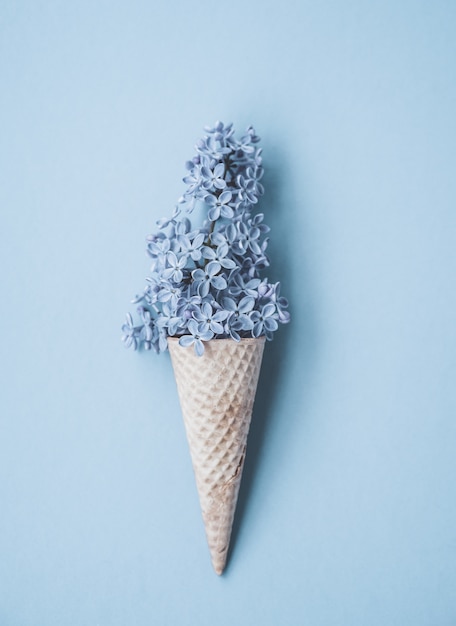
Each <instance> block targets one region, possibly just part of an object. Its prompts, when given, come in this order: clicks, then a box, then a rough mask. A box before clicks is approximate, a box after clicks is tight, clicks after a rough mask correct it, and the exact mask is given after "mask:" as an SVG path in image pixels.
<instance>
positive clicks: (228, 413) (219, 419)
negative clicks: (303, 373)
mask: <svg viewBox="0 0 456 626" xmlns="http://www.w3.org/2000/svg"><path fill="white" fill-rule="evenodd" d="M264 342H265V339H264V337H259V338H258V339H241V341H240V342H239V343H237V342H235V341H233V340H232V339H213V340H211V341H209V342H207V343H206V344H205V351H204V354H203V356H201V357H198V356H197V355H196V354H195V352H194V350H193V348H192V347H188V348H184V347H182V346H180V345H179V343H178V339H177V338H172V337H169V338H168V347H169V351H170V354H171V360H172V364H173V369H174V374H175V377H176V383H177V389H178V393H179V399H180V404H181V408H182V413H183V417H184V423H185V429H186V432H187V439H188V443H189V447H190V453H191V457H192V463H193V469H194V472H195V478H196V485H197V488H198V494H199V499H200V505H201V510H202V514H203V520H204V524H205V528H206V536H207V541H208V544H209V550H210V553H211V559H212V564H213V566H214V569H215V571H216V572H217V574H221V573H222V571H223V569H224V567H225V564H226V558H227V553H228V547H229V542H230V536H231V528H232V524H233V518H234V512H235V509H236V502H237V497H238V493H239V486H240V483H241V477H242V469H243V465H244V458H245V452H246V446H247V435H248V432H249V426H250V420H251V416H252V409H253V402H254V399H255V393H256V388H257V383H258V377H259V373H260V367H261V360H262V357H263V349H264Z"/></svg>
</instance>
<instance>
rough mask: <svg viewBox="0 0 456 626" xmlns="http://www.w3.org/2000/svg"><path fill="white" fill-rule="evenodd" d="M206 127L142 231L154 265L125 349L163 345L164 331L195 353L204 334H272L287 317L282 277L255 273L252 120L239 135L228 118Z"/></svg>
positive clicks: (262, 247)
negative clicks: (198, 218) (170, 193)
mask: <svg viewBox="0 0 456 626" xmlns="http://www.w3.org/2000/svg"><path fill="white" fill-rule="evenodd" d="M205 131H206V135H205V136H204V137H203V138H202V139H200V140H199V141H198V142H197V144H196V156H194V157H193V159H192V160H191V161H188V162H187V163H186V169H187V175H186V176H185V178H184V179H183V180H184V183H186V185H187V188H186V190H185V193H184V195H183V196H182V197H181V198H180V199H179V201H178V204H177V206H176V208H175V210H174V212H173V215H172V217H171V218H169V219H162V220H159V221H158V222H157V225H158V232H156V233H154V234H151V235H149V236H148V237H147V254H148V255H149V257H150V258H151V260H152V264H151V268H150V273H149V275H148V276H147V278H146V282H147V285H146V287H145V289H144V291H143V292H142V293H141V294H140V295H137V296H136V297H135V299H134V300H133V302H134V303H136V304H138V308H137V313H138V322H137V323H135V322H134V320H133V317H132V316H131V314H127V320H126V323H125V324H124V325H123V326H122V331H123V337H122V339H123V341H124V342H125V345H126V346H127V347H133V348H134V349H136V348H137V347H139V346H143V347H144V348H145V349H146V350H149V349H151V348H152V349H153V350H155V352H162V351H164V350H166V349H167V347H168V342H167V338H168V337H179V344H180V345H181V346H191V345H193V346H194V350H195V352H196V354H197V355H199V356H201V355H202V354H203V353H204V342H207V341H209V340H211V339H214V338H215V339H220V338H231V339H233V340H234V341H236V342H239V341H240V340H241V339H243V338H248V337H251V338H252V337H253V338H257V337H260V336H263V335H264V336H265V337H266V339H268V340H270V339H272V335H273V333H274V331H275V330H277V328H278V323H279V322H281V323H283V324H285V323H287V322H288V321H289V320H290V315H289V313H288V311H287V310H286V309H287V306H288V303H287V300H286V299H285V298H284V297H282V296H281V295H280V283H278V282H277V283H270V282H269V281H268V280H267V278H261V276H260V274H261V271H262V270H263V269H265V268H266V267H268V266H269V260H268V258H267V256H266V254H265V252H266V248H267V245H268V239H267V238H266V237H265V235H266V233H267V232H268V231H269V228H268V226H266V224H265V223H264V222H263V214H261V213H256V214H254V208H255V206H256V204H257V203H258V199H259V197H260V196H262V195H263V192H264V190H263V186H262V184H261V182H260V181H261V178H262V176H263V167H262V157H261V148H258V142H259V141H260V139H259V137H258V136H257V135H256V133H255V130H254V129H253V128H252V127H251V126H249V128H247V130H246V132H245V134H244V135H243V136H242V137H240V139H236V137H235V131H234V128H233V125H232V124H228V125H226V126H225V125H224V124H223V123H221V122H217V123H216V124H215V126H214V127H213V128H208V127H206V128H205ZM195 209H198V210H197V211H195ZM201 210H202V211H203V214H204V218H203V220H202V224H201V225H200V226H199V227H194V226H193V225H192V222H191V220H190V216H191V215H192V214H196V213H200V212H201Z"/></svg>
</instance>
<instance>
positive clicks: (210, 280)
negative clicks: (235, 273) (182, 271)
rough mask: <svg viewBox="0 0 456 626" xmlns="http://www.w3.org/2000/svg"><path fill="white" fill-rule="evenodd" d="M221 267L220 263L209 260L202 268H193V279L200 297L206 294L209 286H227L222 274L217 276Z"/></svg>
mask: <svg viewBox="0 0 456 626" xmlns="http://www.w3.org/2000/svg"><path fill="white" fill-rule="evenodd" d="M221 269H222V268H221V265H220V263H217V262H216V261H210V262H209V263H208V264H207V265H206V267H205V268H204V269H196V270H193V272H192V276H193V280H194V281H195V283H196V284H197V285H198V293H199V295H200V296H201V297H202V298H204V297H206V296H207V294H208V293H209V289H210V287H211V286H212V287H214V288H215V289H217V290H221V289H226V288H227V282H226V280H225V279H224V278H223V276H217V274H218V273H219V272H220V270H221Z"/></svg>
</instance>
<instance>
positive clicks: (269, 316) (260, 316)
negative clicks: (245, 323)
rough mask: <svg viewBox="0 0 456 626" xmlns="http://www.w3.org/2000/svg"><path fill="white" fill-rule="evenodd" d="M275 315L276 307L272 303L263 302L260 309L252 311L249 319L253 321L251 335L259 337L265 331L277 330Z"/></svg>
mask: <svg viewBox="0 0 456 626" xmlns="http://www.w3.org/2000/svg"><path fill="white" fill-rule="evenodd" d="M276 317H277V315H276V308H275V306H274V305H273V304H265V305H264V306H263V308H262V309H261V311H252V313H251V314H250V319H251V320H252V322H253V331H252V334H253V336H254V337H260V336H261V335H263V334H264V332H265V331H270V332H272V331H274V330H277V328H278V326H279V325H278V324H277V320H276Z"/></svg>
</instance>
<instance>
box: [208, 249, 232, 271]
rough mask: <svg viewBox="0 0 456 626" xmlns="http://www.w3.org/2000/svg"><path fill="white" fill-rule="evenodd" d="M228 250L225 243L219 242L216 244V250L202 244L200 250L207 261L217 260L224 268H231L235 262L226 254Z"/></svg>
mask: <svg viewBox="0 0 456 626" xmlns="http://www.w3.org/2000/svg"><path fill="white" fill-rule="evenodd" d="M228 252H229V248H228V244H227V243H221V244H220V245H219V246H217V248H216V250H214V248H209V246H204V247H203V248H202V250H201V253H202V255H203V257H204V258H205V259H207V260H208V261H217V263H220V265H221V266H222V267H224V268H225V269H227V270H232V269H234V268H235V267H236V263H235V262H234V261H233V260H232V259H229V258H228V257H227V256H226V255H227V254H228Z"/></svg>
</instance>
